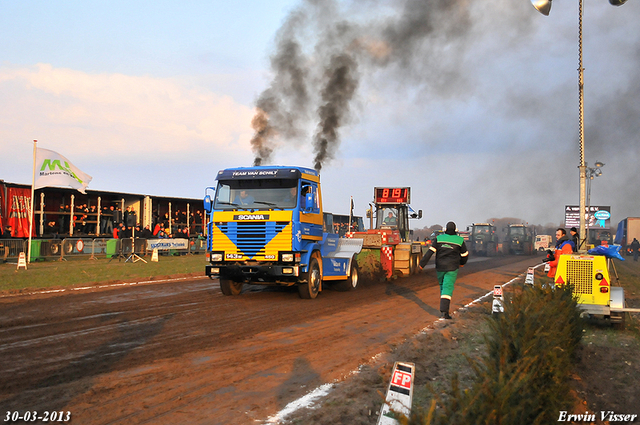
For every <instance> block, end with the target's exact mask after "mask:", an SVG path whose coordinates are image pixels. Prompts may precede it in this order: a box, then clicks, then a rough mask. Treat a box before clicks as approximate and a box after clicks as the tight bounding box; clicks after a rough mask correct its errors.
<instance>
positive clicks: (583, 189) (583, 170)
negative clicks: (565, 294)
mask: <svg viewBox="0 0 640 425" xmlns="http://www.w3.org/2000/svg"><path fill="white" fill-rule="evenodd" d="M578 4H579V8H578V117H579V118H578V120H579V123H578V127H579V132H580V166H579V167H578V169H579V170H580V234H579V238H578V247H577V248H578V252H586V236H587V231H586V208H585V205H586V199H587V164H586V163H585V161H584V68H583V67H582V13H583V11H584V0H579V1H578Z"/></svg>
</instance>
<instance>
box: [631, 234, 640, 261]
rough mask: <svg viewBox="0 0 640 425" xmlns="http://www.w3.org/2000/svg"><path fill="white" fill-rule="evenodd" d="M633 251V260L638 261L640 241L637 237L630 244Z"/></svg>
mask: <svg viewBox="0 0 640 425" xmlns="http://www.w3.org/2000/svg"><path fill="white" fill-rule="evenodd" d="M629 248H631V252H633V261H638V251H639V250H640V242H638V240H637V239H636V238H633V242H631V243H630V244H629Z"/></svg>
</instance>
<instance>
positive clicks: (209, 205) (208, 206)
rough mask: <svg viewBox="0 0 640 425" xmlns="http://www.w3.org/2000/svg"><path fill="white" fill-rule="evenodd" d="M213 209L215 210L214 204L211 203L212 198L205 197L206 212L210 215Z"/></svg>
mask: <svg viewBox="0 0 640 425" xmlns="http://www.w3.org/2000/svg"><path fill="white" fill-rule="evenodd" d="M212 209H213V202H212V201H211V196H209V195H206V196H205V197H204V210H205V211H206V212H208V213H211V210H212Z"/></svg>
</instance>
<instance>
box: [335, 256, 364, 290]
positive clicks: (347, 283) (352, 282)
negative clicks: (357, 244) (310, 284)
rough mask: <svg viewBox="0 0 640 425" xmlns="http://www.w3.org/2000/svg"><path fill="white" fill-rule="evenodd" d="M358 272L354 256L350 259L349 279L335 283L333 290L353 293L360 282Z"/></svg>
mask: <svg viewBox="0 0 640 425" xmlns="http://www.w3.org/2000/svg"><path fill="white" fill-rule="evenodd" d="M359 273H360V270H359V269H358V262H357V261H356V256H355V255H354V256H353V258H352V259H351V268H350V271H349V277H347V279H346V280H342V281H340V282H337V283H336V284H335V286H334V288H335V289H336V290H337V291H343V292H346V291H353V290H354V289H356V288H357V287H358V282H359V280H360V274H359Z"/></svg>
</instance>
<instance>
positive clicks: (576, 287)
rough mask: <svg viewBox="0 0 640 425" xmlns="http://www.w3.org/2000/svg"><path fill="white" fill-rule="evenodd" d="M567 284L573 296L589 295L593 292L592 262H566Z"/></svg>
mask: <svg viewBox="0 0 640 425" xmlns="http://www.w3.org/2000/svg"><path fill="white" fill-rule="evenodd" d="M567 283H568V284H570V285H572V286H573V293H574V294H588V295H590V294H591V293H592V292H593V262H592V261H588V260H569V261H567Z"/></svg>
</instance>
